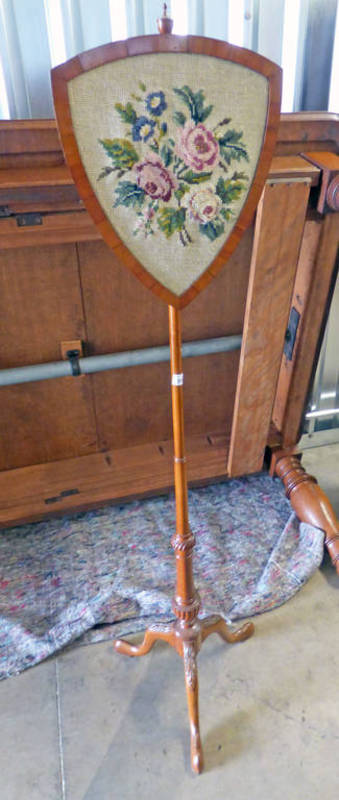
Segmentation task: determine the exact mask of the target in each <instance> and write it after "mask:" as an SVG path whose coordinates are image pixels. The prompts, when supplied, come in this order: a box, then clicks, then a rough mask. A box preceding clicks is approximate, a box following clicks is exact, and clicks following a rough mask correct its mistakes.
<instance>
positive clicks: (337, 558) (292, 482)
mask: <svg viewBox="0 0 339 800" xmlns="http://www.w3.org/2000/svg"><path fill="white" fill-rule="evenodd" d="M273 459H274V464H273V472H275V473H276V475H278V477H279V478H281V480H282V482H283V484H284V486H285V489H286V497H288V499H289V500H290V502H291V505H292V507H293V509H294V511H295V513H296V514H297V516H298V517H299V519H300V520H301V522H308V523H309V524H310V525H314V527H315V528H320V529H321V530H322V531H324V534H325V545H326V547H327V550H328V552H329V554H330V557H331V560H332V564H333V566H334V567H335V568H336V570H337V573H338V575H339V521H338V519H337V517H336V514H335V512H334V509H333V508H332V506H331V503H330V501H329V499H328V497H326V495H325V493H324V492H323V490H322V489H321V488H320V486H318V483H317V480H316V478H314V477H313V475H308V473H307V472H306V471H305V470H304V467H302V466H301V463H300V461H299V458H298V457H297V456H296V455H293V454H291V453H286V452H284V451H278V452H276V453H274V455H273Z"/></svg>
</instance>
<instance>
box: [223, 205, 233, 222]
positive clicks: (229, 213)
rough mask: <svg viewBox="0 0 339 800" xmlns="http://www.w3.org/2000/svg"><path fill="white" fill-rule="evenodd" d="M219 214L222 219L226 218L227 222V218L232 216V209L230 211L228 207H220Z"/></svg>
mask: <svg viewBox="0 0 339 800" xmlns="http://www.w3.org/2000/svg"><path fill="white" fill-rule="evenodd" d="M220 214H221V216H222V217H223V218H224V219H226V220H227V222H228V220H229V219H231V217H233V216H234V214H233V211H231V209H230V208H221V209H220Z"/></svg>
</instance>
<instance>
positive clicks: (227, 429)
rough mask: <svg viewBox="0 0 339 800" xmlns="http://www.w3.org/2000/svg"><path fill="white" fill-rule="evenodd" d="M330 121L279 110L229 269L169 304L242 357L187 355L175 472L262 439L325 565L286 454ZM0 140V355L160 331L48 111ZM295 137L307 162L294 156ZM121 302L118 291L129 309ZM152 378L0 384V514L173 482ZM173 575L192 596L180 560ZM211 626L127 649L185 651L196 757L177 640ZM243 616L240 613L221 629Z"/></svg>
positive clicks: (327, 217) (38, 510)
mask: <svg viewBox="0 0 339 800" xmlns="http://www.w3.org/2000/svg"><path fill="white" fill-rule="evenodd" d="M337 132H338V118H337V117H336V116H335V115H327V114H323V115H310V114H306V115H285V116H283V117H282V120H281V125H280V130H279V135H278V141H277V145H276V150H275V157H274V159H273V162H272V165H271V168H270V173H269V176H268V180H267V183H266V187H265V190H264V193H263V196H262V199H261V202H260V207H259V210H258V213H257V215H256V218H255V221H254V223H253V224H252V226H251V227H250V228H249V229H248V231H247V233H246V234H245V236H244V237H243V239H242V241H241V242H240V244H239V245H238V247H237V249H236V250H235V252H234V253H233V255H232V256H231V259H230V262H229V265H230V270H229V271H228V270H227V271H224V272H220V274H219V275H218V276H217V278H215V280H214V281H213V282H212V283H211V285H210V286H209V287H208V288H207V289H206V290H205V292H204V293H203V294H202V295H201V296H200V297H198V298H197V299H196V300H195V301H194V303H193V305H192V306H190V307H189V308H187V310H185V311H184V312H183V330H184V339H185V340H188V341H189V340H194V339H203V338H208V339H209V338H211V337H213V336H224V335H229V334H240V333H241V332H242V334H243V342H242V348H241V354H240V362H239V353H238V351H231V352H229V353H222V354H219V355H217V354H216V355H213V356H200V357H199V359H198V361H195V360H194V359H189V360H187V362H186V365H185V377H186V383H187V390H186V400H185V404H186V411H187V417H186V418H187V423H188V424H187V428H188V437H187V450H188V461H187V468H188V479H189V481H190V482H192V483H195V484H197V483H201V482H202V483H204V482H206V481H208V480H216V479H225V478H226V477H227V476H229V475H238V474H242V473H244V472H251V471H255V470H256V469H260V468H261V466H262V463H263V458H264V451H265V449H266V448H267V447H269V449H270V451H271V452H272V453H273V456H274V457H273V459H272V470H274V469H275V470H276V472H277V473H278V474H280V475H281V477H282V479H283V481H284V483H285V485H286V488H287V491H288V492H289V495H290V499H291V502H292V504H294V506H295V507H296V510H297V513H299V515H300V517H301V518H303V517H304V518H305V519H307V521H312V522H313V524H318V526H319V527H322V528H323V529H324V530H325V532H326V540H327V545H328V549H329V551H330V553H331V556H332V560H333V562H334V563H336V565H337V569H338V568H339V561H338V557H339V541H338V539H339V537H338V523H337V520H336V519H335V516H334V515H333V513H332V512H331V510H330V506H329V504H328V500H327V498H326V497H325V496H324V495H323V494H322V493H321V490H320V489H319V487H317V486H316V484H315V483H314V480H313V479H311V478H310V477H309V476H306V475H305V473H304V472H303V471H302V469H301V468H300V464H299V462H298V461H297V460H296V459H295V456H294V455H293V451H294V447H295V444H296V442H297V438H298V431H299V427H300V421H301V418H302V414H303V409H304V406H305V400H306V395H307V390H308V385H309V382H310V379H311V375H312V368H313V364H314V358H315V355H316V351H317V348H318V346H319V341H320V338H321V330H322V327H323V325H324V319H325V317H326V306H327V303H328V301H329V298H330V293H331V285H332V284H333V280H334V275H335V256H336V249H337V231H338V225H337V220H338V217H337V215H336V214H335V212H334V211H333V209H332V210H331V212H330V213H326V214H325V213H322V214H321V215H320V214H319V212H317V211H315V210H314V208H315V205H316V200H315V197H314V196H315V195H316V196H317V197H318V195H319V189H320V190H321V186H322V177H323V172H322V169H321V167H320V166H319V164H318V163H317V164H315V163H314V158H313V157H314V153H315V152H319V153H323V152H327V153H331V154H332V155H333V154H335V152H336V147H337V139H338V133H337ZM0 142H1V156H0V158H1V161H0V165H1V171H0V198H1V199H0V204H1V208H2V219H1V220H0V240H1V248H2V254H1V273H0V279H1V287H2V292H1V298H2V299H1V302H2V304H3V305H2V313H3V317H2V318H3V320H4V323H3V326H4V327H3V330H2V347H1V350H2V363H1V367H2V368H6V367H11V366H20V365H25V364H30V363H35V362H46V361H55V360H59V358H61V357H62V356H61V353H65V352H66V350H67V349H72V348H73V347H74V343H79V342H82V343H83V347H84V351H85V354H86V353H87V354H92V353H95V352H97V353H104V352H110V351H119V350H130V349H136V348H140V347H141V348H145V347H150V346H154V345H162V344H165V343H166V340H167V334H166V316H165V314H164V309H163V307H162V305H161V304H159V303H157V302H156V300H155V299H153V297H152V296H151V295H150V294H149V293H147V292H146V291H145V289H144V288H143V287H142V286H141V285H139V284H138V283H137V282H136V281H135V279H134V277H133V276H130V275H129V273H127V272H126V271H125V270H122V269H120V267H119V264H118V262H117V260H116V258H115V257H114V254H112V253H111V252H110V251H108V249H107V247H106V245H104V244H103V243H102V242H101V241H100V237H99V236H98V234H97V232H96V229H95V228H94V226H93V224H92V223H91V221H90V219H89V217H88V215H87V212H86V211H85V210H84V209H83V207H82V203H81V201H79V198H78V195H77V192H76V190H75V187H74V185H73V182H72V179H71V176H70V174H69V172H68V170H67V168H66V167H65V165H64V162H63V157H62V154H61V150H60V145H59V142H58V138H57V134H56V129H55V123H54V122H52V121H51V122H40V121H39V122H27V123H25V122H24V123H20V122H17V123H1V124H0ZM305 142H307V144H308V145H309V148H310V152H311V153H312V159H313V160H312V162H311V160H309V159H308V160H306V158H305V156H301V155H299V154H300V153H302V152H303V153H304V152H305V150H306V147H305ZM334 157H335V156H334V155H333V158H334ZM319 158H320V155H319ZM272 231H274V247H273V246H272V238H271V237H272ZM112 267H113V268H112ZM268 296H269V297H270V299H271V302H270V304H268V303H267V297H268ZM117 297H119V298H120V305H119V306H118V304H117V302H116V298H117ZM126 305H129V306H130V307H132V305H133V324H131V319H128V318H127V316H126V315H125V313H124V310H122V309H124V308H125V307H126ZM291 308H294V309H295V311H297V313H298V315H299V317H298V328H297V332H296V337H295V345H294V347H292V346H291V347H290V352H289V355H283V347H284V336H285V330H286V326H287V322H288V318H289V313H290V310H291ZM119 309H120V310H119ZM18 319H19V320H20V325H19V324H18ZM150 319H152V325H151V326H150V325H149V324H148V323H149V320H150ZM292 335H293V334H292ZM176 369H177V367H176ZM249 374H250V376H251V383H249V380H248V375H249ZM252 378H253V379H252ZM141 383H142V385H143V387H144V389H145V391H144V392H142V393H141V392H140V391H139V386H140V384H141ZM167 387H168V382H167V367H166V365H164V364H158V365H152V366H145V367H130V368H128V369H125V370H120V371H117V372H106V373H99V374H96V375H90V376H89V375H86V376H85V375H81V376H80V377H69V378H62V379H60V380H58V381H50V382H49V381H46V382H43V383H42V382H40V383H36V384H34V383H31V384H22V385H19V386H13V387H8V388H6V389H5V388H3V389H2V390H1V393H0V402H1V404H2V420H3V439H2V451H1V466H2V470H3V471H2V473H1V475H0V498H1V506H0V514H1V516H0V519H1V523H2V525H5V526H8V525H10V524H16V523H17V522H22V521H24V520H31V519H40V518H42V517H43V516H45V515H46V514H51V513H53V514H55V513H64V511H65V510H78V509H82V508H87V507H90V506H95V505H98V504H100V503H104V502H107V501H109V500H112V499H113V500H121V499H125V498H126V497H133V496H137V495H138V496H140V495H145V494H154V493H155V492H157V491H164V490H166V489H167V488H168V487H169V486H171V484H172V464H171V455H172V445H171V441H170V439H171V433H170V429H169V408H168V401H167ZM112 397H113V402H112ZM211 397H212V398H213V404H212V403H211V402H210V398H211ZM234 410H235V413H234ZM152 412H153V413H152ZM250 412H251V413H250ZM150 417H152V422H151V424H150V423H149V420H150ZM250 418H251V419H252V424H251V422H250ZM178 457H181V456H178ZM184 538H185V537H184ZM187 540H188V541H185V545H187V546H188V551H189V552H191V546H192V541H189V537H187ZM182 552H183V551H182V550H181V551H180V550H179V551H178V553H177V555H178V557H179V559H182V558H183V556H182ZM180 553H181V555H180ZM186 555H187V551H186ZM186 578H187V583H186V591H187V596H188V595H189V596H190V597H192V598H193V601H194V597H193V595H194V591H193V588H192V584H191V575H190V572H189V573H188V574H187V573H186ZM181 591H182V589H181ZM186 599H187V598H186ZM193 605H194V602H193ZM214 630H217V631H218V632H219V633H221V635H223V636H225V637H226V638H227V637H228V640H230V641H231V640H234V634H231V633H230V631H227V629H225V627H224V626H221V625H220V623H219V622H217V621H215V620H211V621H210V623H209V627H207V628H206V629H203V630H202V631H197V630H196V629H195V628H194V624H193V626H192V633H193V641H194V645H192V639H190V637H188V639H186V641H185V640H180V645H179V644H178V642H179V640H178V639H177V638H174V633H173V630H171V631H156V632H150V634H149V635H148V637H147V639H146V641H145V642H144V645H143V648H142V650H141V651H140V650H139V653H140V654H141V652H145V651H146V650H147V648H149V646H151V645H152V642H153V641H154V638H159V636H160V638H167V639H170V640H172V643H174V644H175V646H178V648H179V649H180V651H181V654H182V655H183V656H184V658H185V660H186V679H187V693H188V702H189V706H190V709H191V720H192V737H193V738H192V741H193V761H194V766H195V768H196V769H199V768H201V763H202V762H201V751H200V746H199V745H200V742H199V735H198V730H197V704H196V700H197V677H196V671H195V666H194V665H195V660H194V658H192V655H193V656H195V655H196V650H197V647H198V644H200V642H201V640H202V639H204V638H205V634H206V635H208V634H209V633H212V632H213V631H214ZM250 632H251V628H250V627H247V628H245V629H244V630H243V631H240V633H239V634H238V635H237V634H235V637H236V638H237V636H238V637H239V638H242V637H246V636H247V635H249V634H250ZM195 634H196V635H195ZM184 645H185V646H184ZM186 645H187V646H186ZM119 647H121V648H122V649H123V646H122V645H119ZM129 652H130V654H133V652H132V651H131V650H130V651H129Z"/></svg>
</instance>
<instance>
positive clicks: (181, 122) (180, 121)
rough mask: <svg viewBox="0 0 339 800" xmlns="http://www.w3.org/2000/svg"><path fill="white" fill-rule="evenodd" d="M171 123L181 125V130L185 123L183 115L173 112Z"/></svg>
mask: <svg viewBox="0 0 339 800" xmlns="http://www.w3.org/2000/svg"><path fill="white" fill-rule="evenodd" d="M173 122H175V124H176V125H181V127H182V128H183V127H184V125H185V122H186V117H185V114H183V113H182V111H174V113H173Z"/></svg>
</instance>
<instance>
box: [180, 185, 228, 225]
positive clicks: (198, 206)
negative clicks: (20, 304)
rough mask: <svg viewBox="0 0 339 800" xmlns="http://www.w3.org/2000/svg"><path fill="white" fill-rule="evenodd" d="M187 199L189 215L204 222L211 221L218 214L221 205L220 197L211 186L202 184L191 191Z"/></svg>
mask: <svg viewBox="0 0 339 800" xmlns="http://www.w3.org/2000/svg"><path fill="white" fill-rule="evenodd" d="M187 200H188V209H189V213H190V217H192V219H194V220H196V221H197V222H201V223H203V224H205V223H206V222H211V220H212V219H214V218H215V217H216V216H217V215H218V214H219V211H220V209H221V206H222V202H221V199H220V197H218V195H217V194H215V191H214V189H213V187H212V186H204V187H201V188H199V189H196V190H195V191H193V192H191V194H190V195H189V197H188V198H187Z"/></svg>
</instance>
